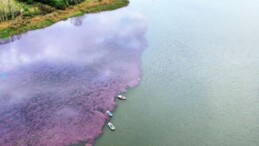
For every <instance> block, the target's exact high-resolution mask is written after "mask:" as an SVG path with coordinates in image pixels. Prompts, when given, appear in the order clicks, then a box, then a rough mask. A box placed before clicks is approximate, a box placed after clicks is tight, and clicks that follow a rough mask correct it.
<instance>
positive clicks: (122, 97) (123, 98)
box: [117, 95, 126, 100]
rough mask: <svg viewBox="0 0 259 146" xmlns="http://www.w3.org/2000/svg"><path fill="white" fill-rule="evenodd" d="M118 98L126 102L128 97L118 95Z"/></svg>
mask: <svg viewBox="0 0 259 146" xmlns="http://www.w3.org/2000/svg"><path fill="white" fill-rule="evenodd" d="M117 97H118V98H119V99H121V100H126V97H125V96H122V95H118V96H117Z"/></svg>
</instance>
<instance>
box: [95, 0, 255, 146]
mask: <svg viewBox="0 0 259 146" xmlns="http://www.w3.org/2000/svg"><path fill="white" fill-rule="evenodd" d="M130 8H131V9H134V10H137V11H139V12H141V13H142V14H144V15H145V16H146V17H147V18H148V21H149V28H148V33H147V35H146V37H147V40H148V44H149V47H148V49H147V50H146V51H145V53H144V56H143V57H142V81H141V84H140V86H138V87H137V88H135V89H132V90H130V91H129V92H127V94H126V95H127V96H128V97H129V98H128V100H127V102H120V101H119V106H118V108H117V109H116V112H115V117H114V118H113V119H112V122H113V123H114V124H115V126H116V127H117V130H116V132H111V131H109V129H108V128H105V130H104V134H103V135H102V136H101V137H100V138H99V139H98V141H97V143H96V146H104V145H109V146H258V145H259V139H258V137H259V21H258V17H259V2H258V1H255V0H247V1H242V0H228V1H223V0H220V1H219V0H217V1H216V0H210V1H207V0H163V1H159V0H141V1H140V0H131V4H130ZM130 12H131V10H129V13H130Z"/></svg>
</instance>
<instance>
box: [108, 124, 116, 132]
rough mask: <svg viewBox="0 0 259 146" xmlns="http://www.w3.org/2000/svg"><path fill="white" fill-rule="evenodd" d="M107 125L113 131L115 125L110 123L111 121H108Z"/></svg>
mask: <svg viewBox="0 0 259 146" xmlns="http://www.w3.org/2000/svg"><path fill="white" fill-rule="evenodd" d="M108 127H109V128H110V129H111V130H112V131H114V130H115V129H116V128H115V126H114V125H113V124H112V123H110V122H109V123H108Z"/></svg>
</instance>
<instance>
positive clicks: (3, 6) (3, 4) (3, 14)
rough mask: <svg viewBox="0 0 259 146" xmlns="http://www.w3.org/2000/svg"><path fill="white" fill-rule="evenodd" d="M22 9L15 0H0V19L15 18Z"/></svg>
mask: <svg viewBox="0 0 259 146" xmlns="http://www.w3.org/2000/svg"><path fill="white" fill-rule="evenodd" d="M21 11H22V9H21V6H20V5H19V4H17V3H16V2H15V1H14V0H1V1H0V21H6V20H9V19H14V18H15V17H16V16H17V15H19V14H20V13H21Z"/></svg>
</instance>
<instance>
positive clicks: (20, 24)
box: [0, 0, 129, 39]
mask: <svg viewBox="0 0 259 146" xmlns="http://www.w3.org/2000/svg"><path fill="white" fill-rule="evenodd" d="M128 3H129V2H128V0H97V1H89V0H86V1H84V2H82V3H80V4H78V5H74V6H70V7H68V8H66V9H65V10H55V11H53V12H51V13H48V14H44V15H36V16H34V17H28V18H27V17H17V18H15V19H14V20H9V21H4V22H0V39H7V38H9V37H11V36H13V35H17V34H21V33H24V32H27V31H29V30H35V29H39V28H44V27H47V26H50V25H52V24H54V23H56V22H58V21H61V20H65V19H67V18H70V17H75V16H81V15H84V14H86V13H96V12H101V11H108V10H115V9H118V8H121V7H124V6H127V5H128Z"/></svg>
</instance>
